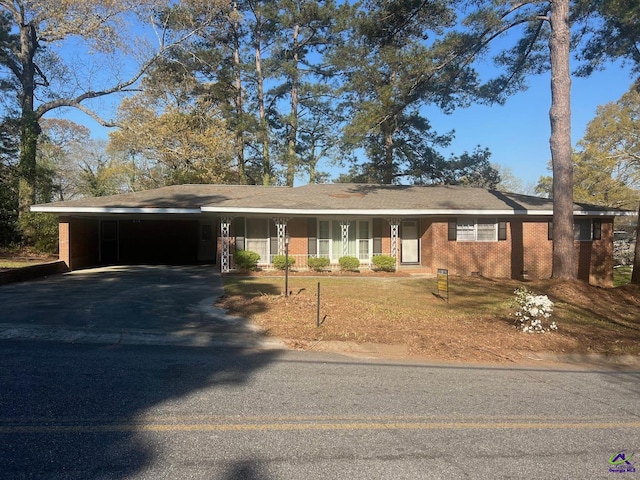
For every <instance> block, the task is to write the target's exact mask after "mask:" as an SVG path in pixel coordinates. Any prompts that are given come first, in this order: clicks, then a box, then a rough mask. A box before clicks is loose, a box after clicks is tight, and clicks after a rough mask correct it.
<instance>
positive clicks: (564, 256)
mask: <svg viewBox="0 0 640 480" xmlns="http://www.w3.org/2000/svg"><path fill="white" fill-rule="evenodd" d="M550 23H551V37H550V39H549V50H550V53H551V110H550V112H549V117H550V120H551V139H550V142H549V143H550V147H551V161H552V165H553V268H552V273H551V277H552V278H554V279H557V280H575V279H576V270H575V267H574V263H575V261H574V250H575V249H574V241H573V161H572V158H571V72H570V67H569V58H570V40H571V31H570V27H569V0H553V1H552V2H551V12H550Z"/></svg>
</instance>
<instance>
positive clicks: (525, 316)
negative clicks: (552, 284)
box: [513, 287, 558, 333]
mask: <svg viewBox="0 0 640 480" xmlns="http://www.w3.org/2000/svg"><path fill="white" fill-rule="evenodd" d="M513 293H514V294H515V298H514V299H513V305H514V307H515V310H516V311H515V313H514V316H515V317H516V327H517V328H520V329H522V331H523V332H526V333H545V332H548V331H552V330H557V329H558V326H557V325H556V322H554V321H551V314H552V313H553V302H552V301H551V300H549V297H547V296H546V295H536V294H534V293H533V292H531V291H530V290H527V288H526V287H519V288H518V289H516V290H515V291H514V292H513Z"/></svg>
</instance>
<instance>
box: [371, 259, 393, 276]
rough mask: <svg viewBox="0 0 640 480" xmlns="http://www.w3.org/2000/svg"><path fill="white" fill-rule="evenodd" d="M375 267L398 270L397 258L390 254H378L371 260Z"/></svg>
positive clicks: (391, 270) (386, 270)
mask: <svg viewBox="0 0 640 480" xmlns="http://www.w3.org/2000/svg"><path fill="white" fill-rule="evenodd" d="M371 263H373V269H374V270H379V271H382V272H394V271H395V270H396V259H395V258H393V257H390V256H389V255H376V256H375V257H373V259H372V260H371Z"/></svg>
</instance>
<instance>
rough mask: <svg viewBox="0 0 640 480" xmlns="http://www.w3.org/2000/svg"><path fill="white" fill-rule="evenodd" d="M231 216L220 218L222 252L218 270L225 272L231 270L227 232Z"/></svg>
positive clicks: (231, 219)
mask: <svg viewBox="0 0 640 480" xmlns="http://www.w3.org/2000/svg"><path fill="white" fill-rule="evenodd" d="M232 221H233V217H221V218H220V239H221V240H222V253H221V254H220V271H221V272H222V273H227V272H229V270H231V267H230V264H229V251H230V248H229V247H230V241H229V233H230V231H231V222H232Z"/></svg>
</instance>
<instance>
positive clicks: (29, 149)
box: [18, 25, 40, 215]
mask: <svg viewBox="0 0 640 480" xmlns="http://www.w3.org/2000/svg"><path fill="white" fill-rule="evenodd" d="M37 48H38V40H37V37H36V30H35V28H34V27H33V26H31V25H24V26H22V27H21V28H20V54H19V58H20V67H21V75H20V84H21V87H22V92H21V94H20V108H21V119H20V121H21V127H22V129H21V132H20V163H19V181H18V215H23V214H25V213H28V212H29V208H30V207H31V205H33V204H34V203H36V187H37V185H36V149H37V144H38V135H40V125H39V124H38V118H37V116H36V114H35V111H34V92H35V75H36V67H35V64H34V62H33V58H34V57H35V53H36V50H37Z"/></svg>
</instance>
